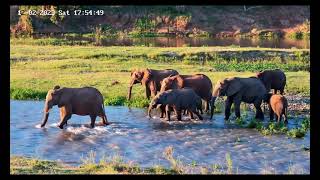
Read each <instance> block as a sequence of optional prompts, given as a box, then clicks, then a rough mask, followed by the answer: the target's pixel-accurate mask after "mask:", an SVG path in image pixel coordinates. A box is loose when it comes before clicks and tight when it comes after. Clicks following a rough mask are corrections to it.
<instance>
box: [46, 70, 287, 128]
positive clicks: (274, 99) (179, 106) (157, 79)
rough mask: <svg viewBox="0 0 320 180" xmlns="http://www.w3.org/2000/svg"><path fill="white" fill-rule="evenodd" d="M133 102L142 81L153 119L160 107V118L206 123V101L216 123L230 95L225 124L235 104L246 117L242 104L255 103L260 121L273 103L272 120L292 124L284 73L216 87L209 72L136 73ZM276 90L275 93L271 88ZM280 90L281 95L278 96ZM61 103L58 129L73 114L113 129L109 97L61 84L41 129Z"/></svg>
mask: <svg viewBox="0 0 320 180" xmlns="http://www.w3.org/2000/svg"><path fill="white" fill-rule="evenodd" d="M130 76H131V81H130V84H129V90H128V96H127V99H128V100H130V99H131V91H132V87H133V85H134V84H138V83H140V84H141V85H143V86H144V87H145V96H146V98H148V99H150V98H152V99H151V102H150V105H149V108H148V115H149V116H150V117H151V110H152V109H154V108H160V109H161V114H160V118H164V117H165V119H166V120H170V112H171V111H174V112H175V114H176V115H177V120H181V114H182V113H184V114H185V113H186V112H188V114H189V115H190V118H191V119H194V117H193V114H196V115H197V116H198V118H199V119H200V120H202V119H203V117H202V116H201V114H203V111H202V100H203V101H204V102H205V106H204V111H205V112H209V111H210V119H212V117H213V113H214V108H215V106H214V104H215V101H216V99H217V97H219V96H227V98H226V100H225V120H228V119H229V117H230V114H231V113H230V109H231V105H232V104H234V109H235V115H236V117H237V118H240V104H241V102H245V103H250V104H254V107H255V109H256V115H255V118H256V119H261V120H262V119H264V114H263V112H262V109H261V103H262V102H267V103H268V104H269V110H270V120H273V118H274V114H275V115H276V119H277V121H278V122H280V121H281V119H282V116H284V121H285V122H287V106H288V103H287V100H286V98H285V97H284V96H283V93H284V88H285V85H286V76H285V74H284V72H283V71H281V70H280V69H275V70H265V71H260V72H258V73H257V74H256V76H252V77H246V78H244V77H232V78H225V79H223V80H219V81H218V82H217V83H216V84H215V86H214V85H213V83H212V82H211V80H210V78H208V77H207V76H206V75H204V74H193V75H181V74H179V73H178V71H176V70H173V69H165V70H154V69H148V68H147V69H142V70H133V71H132V72H131V75H130ZM271 89H273V92H271V93H270V90H271ZM278 91H280V94H277V92H278ZM55 105H58V107H59V108H60V122H59V123H58V127H59V128H61V129H63V126H64V125H65V124H67V121H68V120H69V119H70V118H71V116H72V114H76V115H81V116H85V115H89V116H90V118H91V123H90V125H91V127H92V128H93V127H94V126H95V120H96V117H97V116H99V117H100V118H101V120H102V121H101V123H102V124H103V125H108V124H109V122H108V121H107V117H106V114H105V108H104V104H103V96H102V94H101V93H100V92H99V90H97V89H96V88H94V87H83V88H67V87H63V88H60V86H55V87H54V88H53V89H51V90H49V91H48V93H47V96H46V103H45V107H44V117H43V120H42V124H41V127H44V126H45V124H46V122H47V120H48V116H49V110H50V109H51V108H52V107H53V106H55Z"/></svg>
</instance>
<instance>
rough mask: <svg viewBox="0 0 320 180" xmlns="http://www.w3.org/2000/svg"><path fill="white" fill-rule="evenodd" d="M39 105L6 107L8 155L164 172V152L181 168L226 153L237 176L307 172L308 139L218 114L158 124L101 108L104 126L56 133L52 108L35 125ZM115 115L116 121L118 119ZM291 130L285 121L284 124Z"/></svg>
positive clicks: (81, 123) (82, 122) (218, 159)
mask: <svg viewBox="0 0 320 180" xmlns="http://www.w3.org/2000/svg"><path fill="white" fill-rule="evenodd" d="M43 105H44V102H39V101H14V100H12V101H11V108H10V109H11V113H10V140H11V144H10V150H11V154H15V155H24V156H32V157H38V158H43V159H50V160H61V161H63V162H66V163H69V164H72V165H78V164H79V163H81V161H80V159H81V157H84V156H87V154H88V152H90V151H91V150H92V151H95V152H96V158H97V160H98V159H100V158H101V157H102V156H104V155H107V156H112V155H115V154H119V155H121V156H123V157H124V160H125V161H129V160H130V161H134V162H135V163H138V164H140V165H141V166H142V167H147V166H152V165H155V164H161V165H163V166H170V165H169V163H168V161H166V160H165V158H164V157H163V151H164V149H165V148H166V147H167V146H173V148H174V156H175V157H176V158H178V159H180V160H181V161H182V162H184V163H189V164H190V163H191V162H193V161H195V162H197V164H199V165H206V166H211V165H212V164H216V163H220V164H224V163H225V155H226V153H230V155H231V158H232V161H233V167H234V168H238V172H239V173H263V172H264V171H266V169H268V168H273V169H274V171H275V172H276V173H288V168H289V167H291V166H292V165H294V166H295V168H300V169H304V170H305V171H304V173H309V171H310V154H309V152H306V151H303V149H302V147H303V146H307V147H309V146H310V136H309V134H308V135H307V136H306V137H305V138H303V139H291V138H287V137H286V136H283V135H281V136H280V135H279V136H266V137H265V136H262V135H261V134H260V133H259V132H257V131H255V130H252V129H244V128H237V127H236V126H234V125H232V124H227V123H225V122H224V120H223V115H222V114H215V115H214V119H213V120H208V119H209V118H208V116H204V117H206V118H205V120H204V121H200V120H193V121H187V120H185V121H179V122H174V121H173V122H169V123H168V122H163V121H161V120H160V119H158V118H152V119H149V118H148V117H147V116H146V110H144V109H138V108H130V109H129V108H127V107H106V113H107V116H108V117H110V118H109V119H110V122H112V124H111V125H109V126H96V127H95V128H93V129H91V128H89V127H88V124H89V122H90V118H89V117H86V116H84V117H82V116H76V115H74V116H73V117H72V118H71V119H70V120H69V122H68V125H67V126H66V127H65V128H64V129H63V130H60V129H59V128H57V127H56V123H57V122H58V121H59V112H58V108H56V107H55V108H53V109H52V112H51V114H50V117H49V120H48V124H47V125H46V128H36V126H37V125H38V124H40V120H41V117H42V109H43ZM120 115H121V116H120ZM289 123H290V124H291V121H290V120H289Z"/></svg>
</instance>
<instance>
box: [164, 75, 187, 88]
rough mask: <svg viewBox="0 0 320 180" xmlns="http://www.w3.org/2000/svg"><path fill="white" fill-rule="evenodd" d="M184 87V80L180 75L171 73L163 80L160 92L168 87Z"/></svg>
mask: <svg viewBox="0 0 320 180" xmlns="http://www.w3.org/2000/svg"><path fill="white" fill-rule="evenodd" d="M183 87H184V80H183V78H182V77H181V76H180V75H170V76H169V77H166V78H164V79H163V80H162V81H161V89H160V92H164V91H166V90H168V89H178V88H183Z"/></svg>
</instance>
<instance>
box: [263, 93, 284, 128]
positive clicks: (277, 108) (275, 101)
mask: <svg viewBox="0 0 320 180" xmlns="http://www.w3.org/2000/svg"><path fill="white" fill-rule="evenodd" d="M267 102H268V104H269V109H270V121H273V116H274V113H275V114H276V119H277V121H278V123H279V122H280V121H281V119H282V116H283V117H284V118H283V119H284V122H285V123H288V119H287V111H288V101H287V99H286V98H285V97H284V96H283V95H278V94H274V95H272V94H268V97H267Z"/></svg>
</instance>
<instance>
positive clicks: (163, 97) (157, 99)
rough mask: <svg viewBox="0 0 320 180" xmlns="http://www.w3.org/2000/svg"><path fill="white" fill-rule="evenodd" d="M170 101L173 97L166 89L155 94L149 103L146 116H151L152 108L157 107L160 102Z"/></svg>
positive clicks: (167, 102) (168, 102)
mask: <svg viewBox="0 0 320 180" xmlns="http://www.w3.org/2000/svg"><path fill="white" fill-rule="evenodd" d="M172 102H174V98H173V97H172V94H170V93H168V91H167V92H162V93H159V94H157V95H156V96H155V97H154V98H153V99H152V101H151V102H150V104H149V108H148V116H149V117H151V110H152V109H154V108H159V107H160V106H161V105H162V104H170V103H172Z"/></svg>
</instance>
